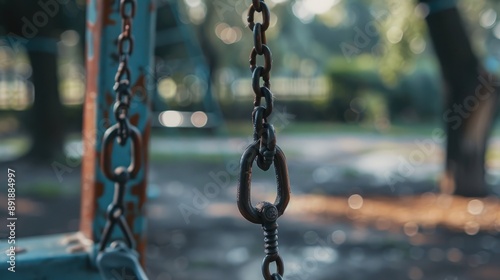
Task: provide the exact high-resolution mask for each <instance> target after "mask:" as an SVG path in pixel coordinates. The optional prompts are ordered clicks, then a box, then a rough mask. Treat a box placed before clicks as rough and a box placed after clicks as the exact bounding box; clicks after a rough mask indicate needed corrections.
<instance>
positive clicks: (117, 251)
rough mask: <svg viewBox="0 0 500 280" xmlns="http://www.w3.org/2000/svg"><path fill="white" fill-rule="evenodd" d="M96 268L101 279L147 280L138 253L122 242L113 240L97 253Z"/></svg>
mask: <svg viewBox="0 0 500 280" xmlns="http://www.w3.org/2000/svg"><path fill="white" fill-rule="evenodd" d="M97 268H98V269H99V273H100V274H101V277H102V279H103V280H147V279H148V277H147V276H146V273H145V272H144V270H143V269H142V267H141V264H140V263H139V255H138V254H137V252H135V251H134V250H132V249H129V248H128V247H127V246H126V245H125V243H123V242H113V243H112V244H111V246H110V247H108V248H106V250H104V252H101V253H99V254H98V255H97Z"/></svg>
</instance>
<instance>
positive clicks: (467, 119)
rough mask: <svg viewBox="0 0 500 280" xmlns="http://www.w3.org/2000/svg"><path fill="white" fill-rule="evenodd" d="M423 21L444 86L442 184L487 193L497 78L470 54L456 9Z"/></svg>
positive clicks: (469, 192) (456, 189)
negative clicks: (486, 168)
mask: <svg viewBox="0 0 500 280" xmlns="http://www.w3.org/2000/svg"><path fill="white" fill-rule="evenodd" d="M426 21H427V24H428V27H429V32H430V35H431V38H432V40H433V42H434V49H435V52H436V55H437V57H438V59H439V63H440V65H441V70H442V73H443V76H444V80H445V91H446V92H445V96H446V98H445V108H444V113H443V120H444V121H445V125H446V131H447V135H448V139H447V147H446V170H445V174H444V175H443V177H442V179H441V188H442V190H443V191H444V192H446V193H454V194H456V195H462V196H470V197H481V196H485V195H487V194H488V189H487V187H486V184H485V180H484V176H485V152H486V145H487V140H488V137H489V134H490V130H491V126H492V123H493V119H494V116H495V113H496V104H497V99H498V98H497V97H498V96H497V90H496V88H494V86H495V85H496V84H497V83H495V82H494V81H493V80H494V79H492V75H490V74H488V73H487V72H486V71H485V70H484V69H483V67H482V66H481V64H480V62H479V61H478V58H477V57H476V56H475V55H474V53H473V51H472V48H471V44H470V41H469V38H468V36H467V34H466V31H465V28H464V25H463V23H462V20H461V18H460V15H459V13H458V10H457V9H456V8H450V9H445V10H441V11H437V12H434V13H433V12H432V11H431V14H430V15H429V16H427V18H426Z"/></svg>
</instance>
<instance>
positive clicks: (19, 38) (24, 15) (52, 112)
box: [0, 1, 64, 162]
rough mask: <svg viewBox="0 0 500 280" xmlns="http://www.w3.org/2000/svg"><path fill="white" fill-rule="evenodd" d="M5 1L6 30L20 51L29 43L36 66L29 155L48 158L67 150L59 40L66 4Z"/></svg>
mask: <svg viewBox="0 0 500 280" xmlns="http://www.w3.org/2000/svg"><path fill="white" fill-rule="evenodd" d="M1 4H2V5H1V7H0V9H2V10H3V13H2V15H3V18H2V20H1V22H0V23H2V24H3V25H4V27H5V28H4V30H3V33H4V34H5V35H7V41H8V43H10V44H11V47H12V48H14V51H15V52H16V53H17V51H19V49H16V48H19V47H20V45H24V46H25V47H26V49H27V51H28V56H29V59H30V62H31V67H32V70H33V71H32V77H31V80H32V82H33V85H34V88H35V101H34V103H33V106H32V107H31V108H30V109H29V110H28V112H27V113H28V114H27V121H26V124H25V125H26V128H27V129H28V130H29V132H30V134H31V140H32V146H31V149H30V151H29V152H28V154H27V155H26V156H25V157H26V158H28V159H33V160H37V161H44V162H46V161H47V160H52V159H54V158H55V157H57V156H60V155H62V153H63V141H64V140H63V138H64V132H63V124H64V114H63V107H62V104H61V101H60V99H59V90H58V86H59V84H58V76H57V74H58V73H57V44H56V41H57V38H58V37H59V33H60V17H61V15H60V14H61V13H62V12H61V10H62V9H63V6H61V5H58V4H57V3H55V4H54V3H52V4H51V5H49V6H44V7H45V9H42V6H40V5H41V4H40V3H38V2H35V1H33V2H29V3H27V2H26V1H2V2H1ZM47 5H48V4H47ZM56 11H57V13H56Z"/></svg>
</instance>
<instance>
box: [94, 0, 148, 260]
mask: <svg viewBox="0 0 500 280" xmlns="http://www.w3.org/2000/svg"><path fill="white" fill-rule="evenodd" d="M135 12H136V1H135V0H121V1H120V16H121V19H122V31H121V34H120V35H119V36H118V55H119V58H120V64H119V66H118V70H117V72H116V75H115V85H114V87H113V90H114V92H115V94H116V100H115V103H114V105H113V112H114V116H115V119H116V124H114V125H112V126H111V127H109V128H108V129H107V130H106V132H105V133H104V136H103V140H102V150H101V159H100V160H101V161H100V165H101V170H102V172H103V174H104V176H105V177H106V178H107V179H109V180H111V181H113V182H114V183H115V193H114V196H113V201H112V202H111V204H110V205H109V206H108V209H107V221H106V225H105V227H104V230H103V233H102V236H101V241H100V244H99V251H100V252H102V251H104V249H105V248H106V244H107V243H108V241H109V238H110V237H111V233H112V231H113V228H114V226H115V225H116V224H118V225H119V226H120V229H121V230H122V232H123V234H124V236H125V241H126V243H127V245H128V247H129V248H131V249H133V248H134V247H135V242H134V236H133V234H132V231H131V230H130V228H129V226H128V224H127V221H126V220H125V214H124V213H125V207H124V202H123V199H124V195H125V187H126V185H127V182H128V181H129V180H130V179H134V178H135V177H136V176H137V174H138V173H139V170H140V168H141V154H142V153H141V149H142V144H141V143H142V140H141V133H140V132H139V130H138V129H137V128H136V127H135V126H133V125H132V124H130V121H129V119H128V111H129V108H130V103H131V101H132V94H131V91H130V84H131V82H130V79H131V73H130V68H129V66H128V60H129V57H130V55H131V54H132V51H133V49H134V37H133V36H132V20H133V17H134V16H135ZM129 138H130V139H131V141H132V143H131V145H130V150H131V151H130V154H131V160H130V164H129V165H128V166H119V167H116V168H115V169H113V168H112V163H111V161H112V154H113V146H114V143H115V140H116V142H117V143H118V144H120V145H121V146H124V145H125V144H126V143H127V141H128V139H129Z"/></svg>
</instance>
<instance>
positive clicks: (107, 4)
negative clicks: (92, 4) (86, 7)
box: [102, 0, 116, 26]
mask: <svg viewBox="0 0 500 280" xmlns="http://www.w3.org/2000/svg"><path fill="white" fill-rule="evenodd" d="M114 2H115V1H114V0H106V1H104V8H103V10H102V13H103V18H104V25H105V26H106V25H115V24H116V21H115V20H113V19H112V18H111V15H112V14H113V4H114Z"/></svg>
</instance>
